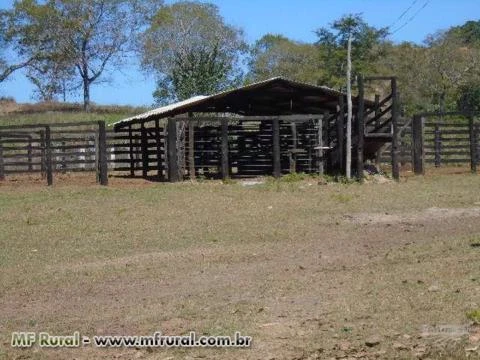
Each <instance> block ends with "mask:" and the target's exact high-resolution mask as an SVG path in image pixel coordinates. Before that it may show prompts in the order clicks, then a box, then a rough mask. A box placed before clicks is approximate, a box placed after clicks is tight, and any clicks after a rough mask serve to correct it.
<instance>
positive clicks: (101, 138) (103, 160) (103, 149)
mask: <svg viewBox="0 0 480 360" xmlns="http://www.w3.org/2000/svg"><path fill="white" fill-rule="evenodd" d="M98 147H99V149H98V150H99V156H100V159H99V166H100V185H103V186H107V185H108V164H107V134H106V129H105V121H99V122H98Z"/></svg>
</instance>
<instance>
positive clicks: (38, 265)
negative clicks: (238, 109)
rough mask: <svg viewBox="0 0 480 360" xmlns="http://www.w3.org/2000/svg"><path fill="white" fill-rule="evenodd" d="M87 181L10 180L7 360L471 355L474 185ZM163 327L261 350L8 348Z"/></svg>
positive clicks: (478, 292)
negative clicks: (37, 340) (237, 337)
mask: <svg viewBox="0 0 480 360" xmlns="http://www.w3.org/2000/svg"><path fill="white" fill-rule="evenodd" d="M78 176H80V175H78ZM90 182H93V176H92V177H91V178H90V177H88V178H85V179H83V180H82V181H79V183H80V184H81V185H74V183H75V182H74V181H72V179H70V178H68V179H64V178H62V177H59V178H58V179H57V180H56V185H55V186H54V187H53V188H47V187H46V186H45V185H44V183H43V182H38V183H35V182H31V181H30V182H28V183H26V182H22V180H21V179H17V181H13V180H12V179H10V180H9V181H6V182H4V183H0V246H1V249H2V251H1V252H0V274H1V276H0V281H1V286H0V304H1V306H0V336H1V337H0V358H2V357H3V358H5V359H10V358H17V359H46V358H52V359H57V358H59V359H71V358H75V359H93V358H103V359H112V358H115V359H133V358H141V359H143V358H145V359H176V358H185V359H196V358H206V359H210V358H215V359H223V358H226V359H229V358H232V359H233V358H240V359H244V358H245V359H339V358H352V359H354V358H362V359H374V358H378V359H397V358H398V359H412V358H423V359H426V358H428V359H442V358H443V359H463V358H467V355H468V358H469V359H472V358H478V357H479V351H478V349H479V348H478V345H479V342H480V329H479V328H478V327H475V325H474V324H473V322H472V321H474V320H475V318H474V317H472V316H470V318H469V314H475V313H474V312H475V311H477V310H479V309H480V246H478V245H479V243H480V191H479V189H480V178H478V176H474V175H468V174H461V175H435V174H430V175H429V176H426V177H424V178H423V177H418V178H413V177H408V178H402V181H401V182H400V183H398V184H397V183H391V182H388V183H384V184H365V185H357V184H351V185H344V184H337V183H334V184H328V185H318V184H317V180H316V179H306V180H302V181H298V182H287V181H268V182H267V183H266V184H264V185H256V186H249V187H245V186H242V185H241V184H239V183H231V184H230V183H229V184H223V183H222V182H214V181H206V182H202V183H195V184H193V183H188V182H186V183H179V184H158V183H149V182H146V181H143V180H132V179H120V178H111V179H110V183H111V186H109V187H108V188H100V187H98V186H96V185H94V184H93V183H92V184H90ZM472 319H473V320H472ZM439 324H444V325H451V326H454V325H455V326H464V325H472V326H471V327H470V328H469V331H470V333H469V335H464V336H462V337H460V336H458V339H457V338H456V337H455V336H453V335H455V334H450V335H443V336H440V335H438V336H435V335H432V336H426V335H425V334H423V335H424V336H422V334H421V332H422V331H421V329H422V327H423V326H436V325H439ZM157 330H160V331H162V332H163V333H164V334H169V335H177V334H185V333H188V332H189V331H196V332H197V333H198V334H210V335H232V334H233V333H234V332H235V331H237V330H238V331H240V332H241V333H242V334H246V335H250V336H252V337H253V346H252V347H251V348H250V349H242V350H232V349H188V350H178V349H177V350H173V349H140V348H139V349H125V348H123V349H98V348H93V347H85V348H82V349H73V350H72V349H70V350H68V349H57V350H45V349H39V348H38V347H34V348H32V349H27V350H16V349H12V348H11V347H10V334H11V332H12V331H36V332H39V331H49V332H51V333H55V334H69V333H72V332H73V331H80V333H81V334H84V335H88V336H93V335H101V334H118V335H134V334H139V335H148V334H151V333H153V332H154V331H157ZM372 337H373V339H371V338H372ZM366 342H368V345H367V344H366ZM377 343H378V344H377ZM465 349H467V350H468V352H466V350H465ZM475 349H477V350H475Z"/></svg>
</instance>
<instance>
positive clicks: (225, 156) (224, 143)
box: [221, 119, 230, 180]
mask: <svg viewBox="0 0 480 360" xmlns="http://www.w3.org/2000/svg"><path fill="white" fill-rule="evenodd" d="M221 122H222V124H221V125H222V179H224V180H225V179H228V178H229V177H230V171H229V168H230V167H229V165H228V119H222V120H221Z"/></svg>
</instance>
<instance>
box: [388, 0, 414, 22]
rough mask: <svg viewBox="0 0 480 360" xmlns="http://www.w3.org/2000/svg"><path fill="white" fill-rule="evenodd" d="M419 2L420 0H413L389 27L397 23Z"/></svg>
mask: <svg viewBox="0 0 480 360" xmlns="http://www.w3.org/2000/svg"><path fill="white" fill-rule="evenodd" d="M417 2H418V0H413V2H412V3H411V4H410V6H409V7H408V8H407V9H406V10H405V11H404V12H403V13H401V14H400V16H399V17H398V18H397V20H395V21H394V22H393V23H391V24H390V25H389V26H388V27H389V28H392V27H393V26H394V25H396V24H397V23H398V22H399V21H400V20H402V18H403V17H404V16H405V15H406V14H407V13H408V12H409V11H410V10H411V9H412V8H413V7H414V6H415V4H416V3H417Z"/></svg>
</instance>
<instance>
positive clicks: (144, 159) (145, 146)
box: [140, 123, 148, 179]
mask: <svg viewBox="0 0 480 360" xmlns="http://www.w3.org/2000/svg"><path fill="white" fill-rule="evenodd" d="M140 139H141V149H142V177H143V178H145V179H146V178H147V176H148V137H147V130H146V128H145V124H144V123H142V125H141V127H140Z"/></svg>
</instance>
